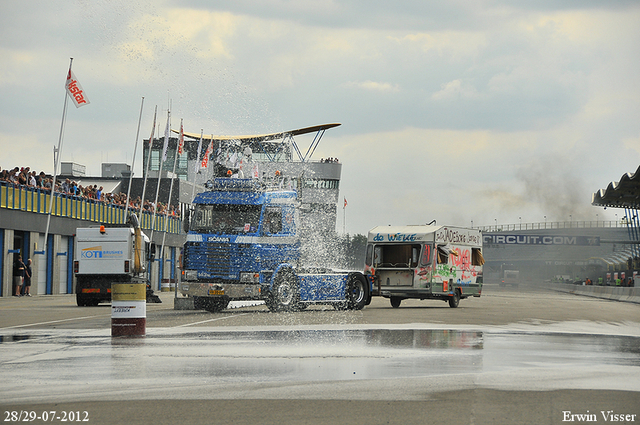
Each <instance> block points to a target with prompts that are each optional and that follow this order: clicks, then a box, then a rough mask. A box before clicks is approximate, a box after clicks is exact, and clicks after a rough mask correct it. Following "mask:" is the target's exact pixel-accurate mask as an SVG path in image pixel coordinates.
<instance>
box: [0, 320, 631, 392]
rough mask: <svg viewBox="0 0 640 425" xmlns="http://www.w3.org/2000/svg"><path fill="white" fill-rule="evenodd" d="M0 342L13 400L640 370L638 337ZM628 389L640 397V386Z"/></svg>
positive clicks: (387, 332)
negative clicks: (205, 387)
mask: <svg viewBox="0 0 640 425" xmlns="http://www.w3.org/2000/svg"><path fill="white" fill-rule="evenodd" d="M0 342H2V344H0V373H2V375H3V376H4V378H6V379H4V380H5V382H7V383H9V384H7V385H4V388H3V393H4V394H5V395H9V394H10V395H12V396H14V395H15V396H16V397H18V396H19V395H20V394H21V393H22V392H24V393H26V394H30V395H33V396H38V394H41V395H43V394H46V395H52V394H53V395H55V394H56V391H59V392H60V393H61V394H63V393H64V390H62V388H64V386H65V385H70V386H71V385H73V388H74V390H73V391H76V392H79V393H91V392H92V391H102V392H109V391H115V388H121V387H122V386H123V385H124V386H127V387H129V388H138V387H140V388H149V387H153V388H158V387H162V386H164V387H167V386H171V385H178V386H181V385H182V386H184V385H186V384H185V383H188V385H202V384H211V383H215V384H216V385H220V384H224V383H227V384H230V383H233V384H238V383H252V384H256V383H263V384H264V383H277V382H327V381H353V380H358V381H360V380H379V379H397V378H420V377H438V376H447V377H450V376H455V375H460V374H475V375H476V376H479V375H480V374H484V376H486V374H501V373H503V372H512V371H518V372H519V373H527V374H529V373H534V374H535V372H530V371H531V370H535V369H539V370H542V369H544V370H546V371H549V369H551V370H552V371H560V370H562V373H564V374H566V373H567V372H566V370H567V369H571V370H575V371H580V373H582V372H583V371H590V370H601V371H603V370H605V369H607V370H609V369H611V367H614V369H612V370H613V371H614V372H613V373H614V375H615V374H620V376H622V379H624V376H633V375H634V374H635V376H637V375H638V371H639V370H640V369H638V368H640V338H637V337H629V336H603V335H597V336H596V335H581V334H535V333H508V332H496V333H492V332H480V331H456V330H443V329H435V330H431V329H366V330H365V329H362V330H353V329H343V330H340V329H336V330H299V329H292V330H281V329H278V330H258V331H219V330H207V329H203V328H198V329H197V330H195V329H193V330H189V331H179V332H178V331H174V330H173V329H166V330H164V331H163V330H158V329H157V328H154V329H152V330H150V331H149V332H148V334H147V336H146V337H145V338H134V339H121V338H115V339H112V338H111V337H109V336H105V334H104V332H96V331H86V332H81V333H79V334H75V335H69V334H62V333H56V332H52V331H47V332H46V333H41V334H40V333H38V332H34V333H24V334H20V335H18V334H14V335H4V336H2V338H1V339H0ZM619 367H623V368H622V369H619ZM624 368H627V369H624ZM625 370H626V371H632V372H633V373H631V374H630V375H628V374H626V373H625ZM523 371H525V372H523ZM607 373H609V372H607ZM516 379H517V378H516ZM616 379H617V378H616ZM634 382H635V379H634ZM43 385H44V386H43ZM514 385H515V386H516V387H517V385H518V382H514ZM607 385H609V384H607ZM626 385H627V387H628V386H629V385H631V387H633V388H635V389H634V390H635V391H640V383H637V382H635V383H627V384H626ZM57 387H60V389H59V390H56V388H57ZM70 388H71V387H70Z"/></svg>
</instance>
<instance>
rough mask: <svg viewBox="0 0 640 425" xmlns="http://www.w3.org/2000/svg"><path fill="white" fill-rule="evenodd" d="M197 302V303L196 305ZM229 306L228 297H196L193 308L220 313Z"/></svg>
mask: <svg viewBox="0 0 640 425" xmlns="http://www.w3.org/2000/svg"><path fill="white" fill-rule="evenodd" d="M196 300H197V303H196ZM228 305H229V298H227V297H194V300H193V306H194V308H197V309H198V310H207V311H208V312H210V313H219V312H221V311H222V310H224V309H225V308H227V306H228Z"/></svg>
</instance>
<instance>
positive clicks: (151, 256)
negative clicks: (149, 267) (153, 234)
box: [147, 242, 156, 261]
mask: <svg viewBox="0 0 640 425" xmlns="http://www.w3.org/2000/svg"><path fill="white" fill-rule="evenodd" d="M147 253H148V254H147V255H148V256H149V261H153V260H154V259H155V258H156V244H155V243H153V242H151V243H149V249H148V250H147Z"/></svg>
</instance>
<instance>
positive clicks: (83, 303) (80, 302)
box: [76, 294, 87, 307]
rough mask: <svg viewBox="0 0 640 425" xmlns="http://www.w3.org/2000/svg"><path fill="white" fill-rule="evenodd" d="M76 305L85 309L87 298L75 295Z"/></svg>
mask: <svg viewBox="0 0 640 425" xmlns="http://www.w3.org/2000/svg"><path fill="white" fill-rule="evenodd" d="M76 303H77V304H78V307H86V306H87V298H86V297H83V296H82V295H80V294H76Z"/></svg>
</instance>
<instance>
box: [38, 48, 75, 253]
mask: <svg viewBox="0 0 640 425" xmlns="http://www.w3.org/2000/svg"><path fill="white" fill-rule="evenodd" d="M70 59H71V60H70V61H69V73H70V72H71V65H72V64H73V58H70ZM67 75H68V74H67ZM68 103H69V96H68V94H67V88H66V86H65V89H64V106H63V107H62V121H61V123H60V135H59V136H58V148H57V150H56V152H57V155H55V153H54V157H55V158H54V161H53V181H52V183H51V196H50V197H49V213H48V214H47V227H46V230H45V231H44V244H43V246H42V253H45V252H46V250H47V238H48V236H49V225H50V224H51V211H52V209H53V203H54V201H55V193H56V175H57V173H58V164H59V162H60V157H61V156H62V136H63V134H64V124H65V119H66V117H67V105H68Z"/></svg>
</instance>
